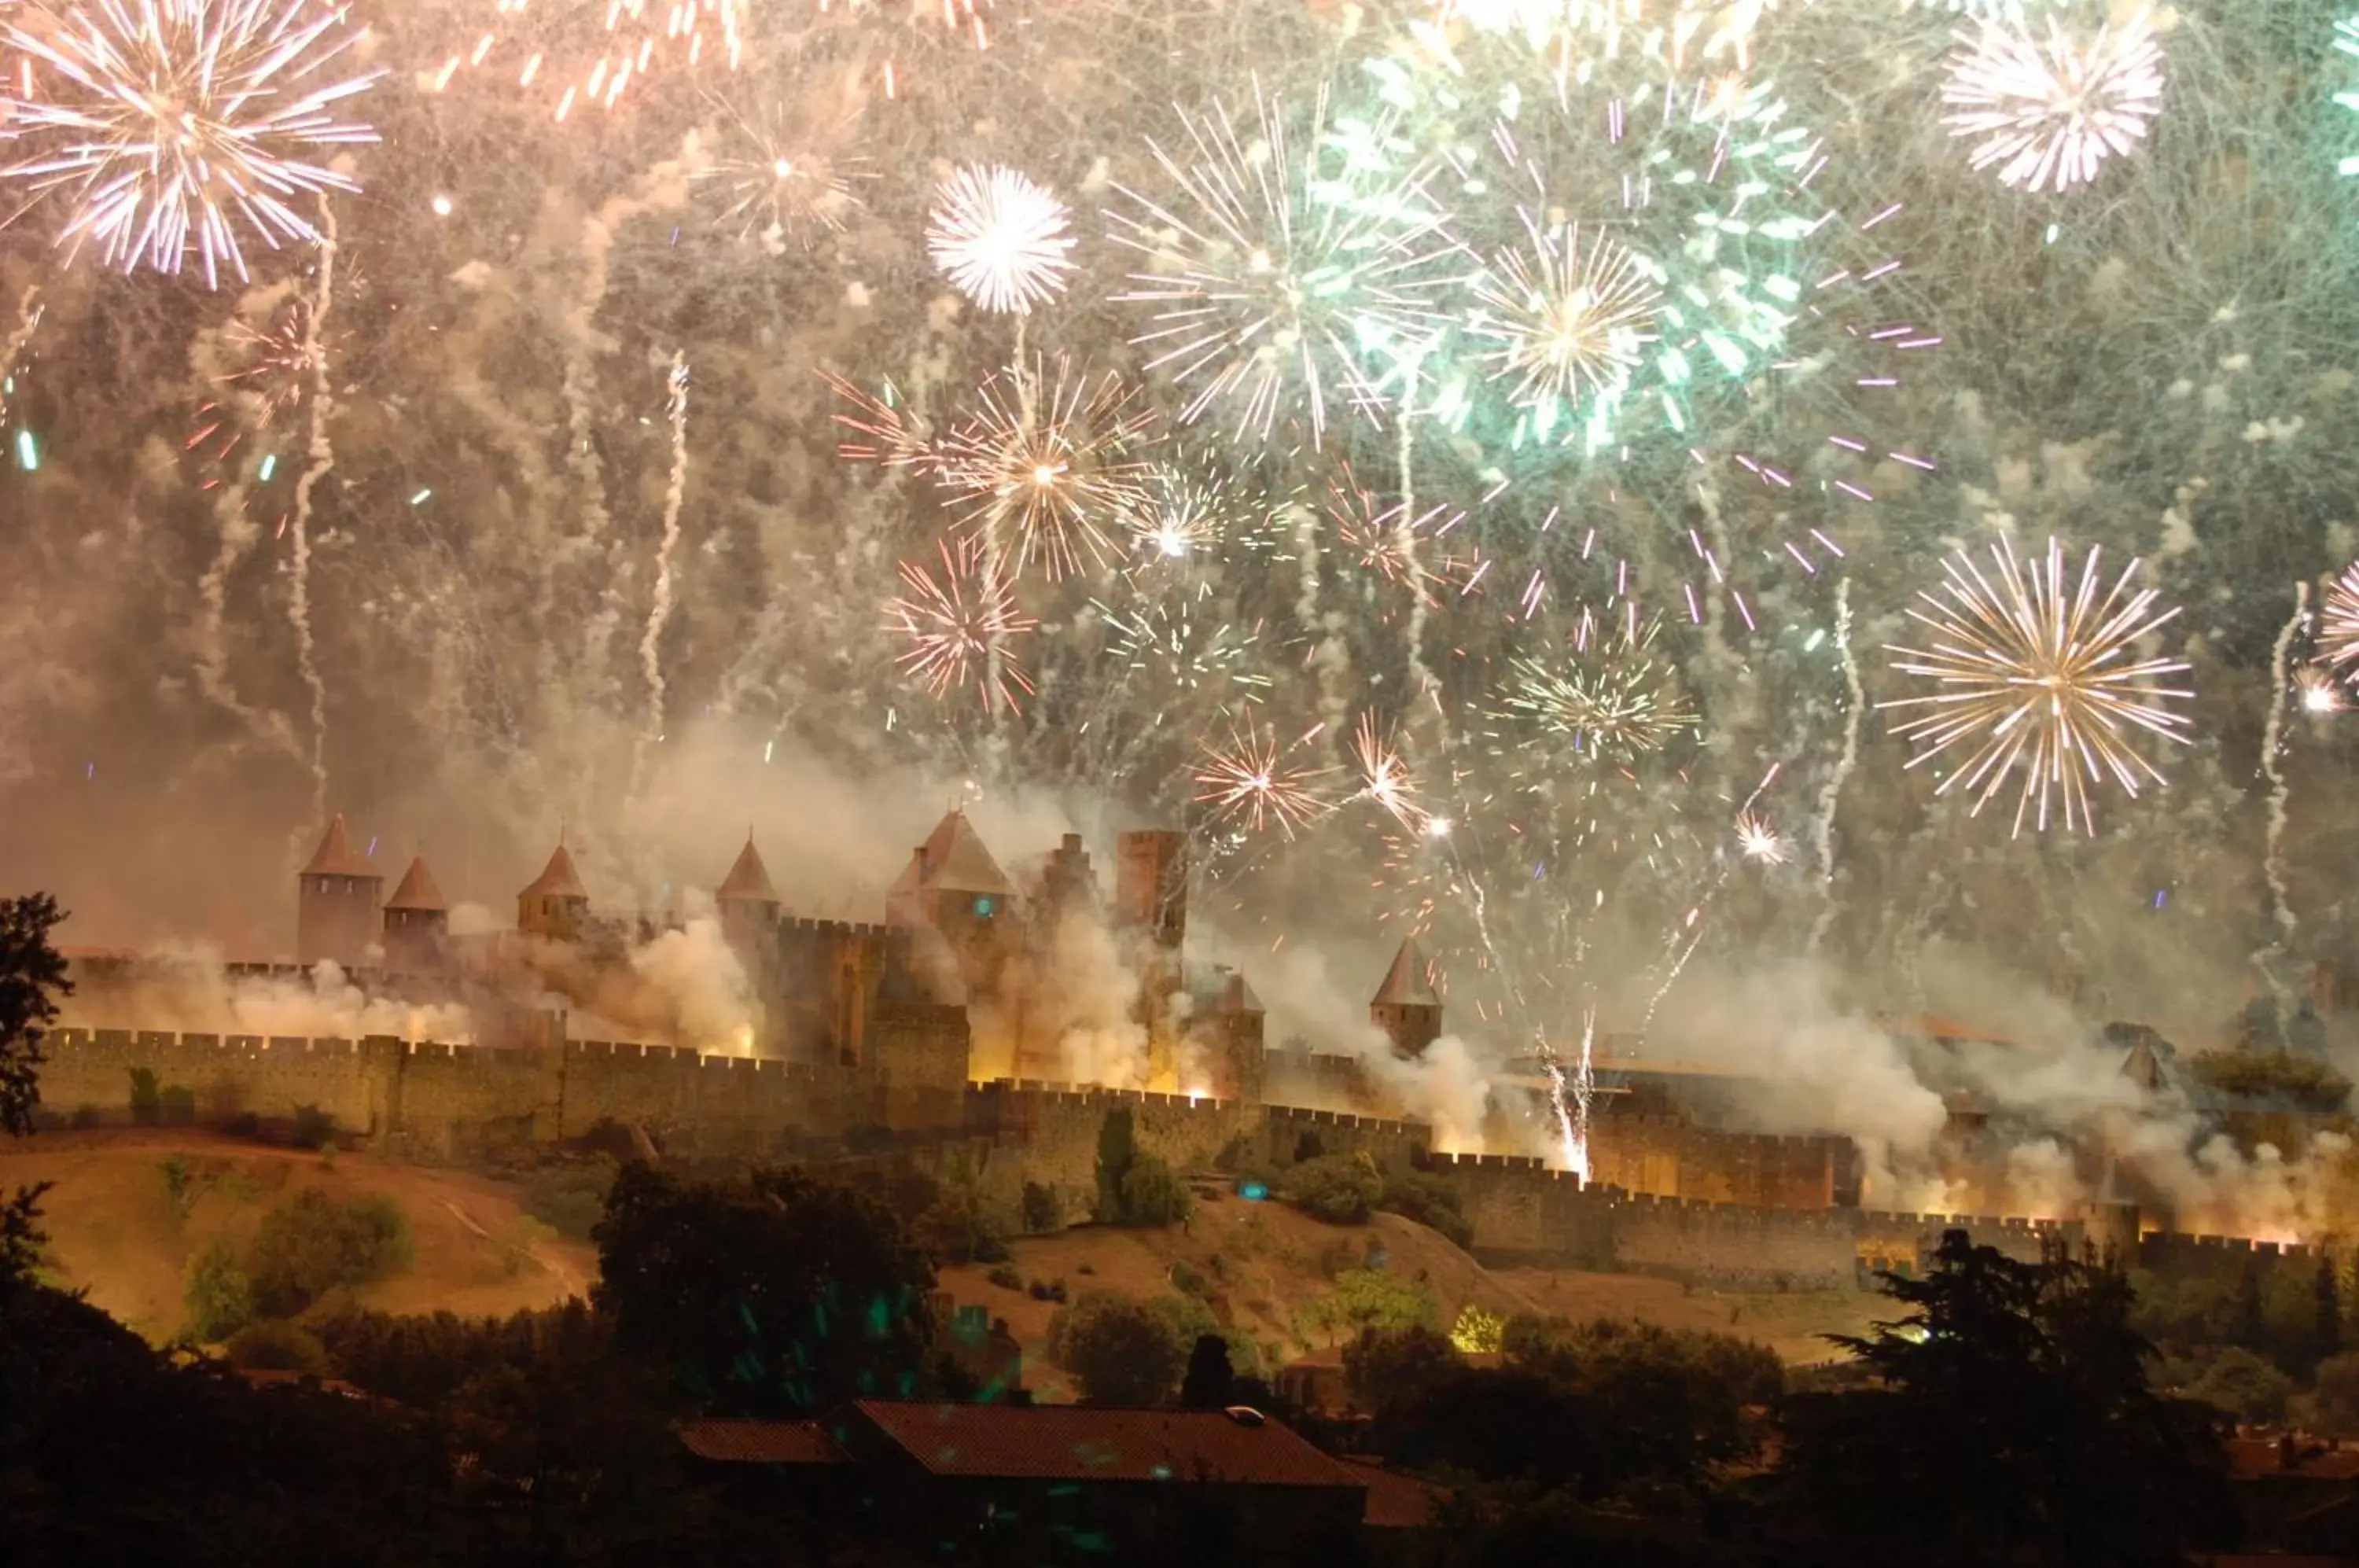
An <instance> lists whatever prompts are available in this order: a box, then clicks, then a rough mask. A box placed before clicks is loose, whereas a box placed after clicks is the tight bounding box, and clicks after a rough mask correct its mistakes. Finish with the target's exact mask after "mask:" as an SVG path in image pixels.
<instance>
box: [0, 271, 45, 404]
mask: <svg viewBox="0 0 2359 1568" xmlns="http://www.w3.org/2000/svg"><path fill="white" fill-rule="evenodd" d="M40 325H41V286H40V285H39V284H38V283H27V285H25V292H24V293H23V294H21V295H19V296H17V299H16V330H15V331H14V332H10V333H9V334H8V335H7V337H6V338H5V339H0V381H5V380H6V379H7V377H8V376H9V375H10V374H11V373H12V372H14V371H15V370H16V356H17V355H18V354H22V353H24V352H25V345H26V344H27V343H31V342H32V341H33V334H34V333H35V332H38V331H39V330H40Z"/></svg>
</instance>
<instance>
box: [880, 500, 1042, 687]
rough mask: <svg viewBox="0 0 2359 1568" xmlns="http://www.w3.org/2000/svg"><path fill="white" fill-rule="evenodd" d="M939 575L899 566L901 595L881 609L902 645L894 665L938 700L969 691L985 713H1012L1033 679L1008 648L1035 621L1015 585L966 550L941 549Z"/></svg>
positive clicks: (911, 565) (914, 564)
mask: <svg viewBox="0 0 2359 1568" xmlns="http://www.w3.org/2000/svg"><path fill="white" fill-rule="evenodd" d="M940 550H941V572H940V575H939V576H937V575H936V574H935V573H934V572H930V571H929V570H928V569H927V568H926V567H924V566H922V565H920V564H919V563H917V562H915V561H903V562H902V563H901V583H902V588H903V592H902V593H901V594H900V596H899V597H897V598H895V599H893V600H891V601H889V602H888V603H887V604H886V606H885V622H886V626H887V628H888V629H890V630H893V631H897V632H899V633H900V634H901V635H902V636H903V637H907V638H908V643H909V646H908V648H907V649H906V650H905V651H903V652H902V653H901V654H900V655H899V656H898V657H897V659H896V662H897V663H898V664H899V665H900V667H901V668H902V669H903V670H905V671H907V672H908V673H909V674H911V675H913V676H916V677H917V678H918V679H919V680H920V681H924V682H925V683H926V686H927V688H928V690H929V691H932V692H933V694H934V695H935V696H937V697H944V696H947V695H949V694H950V693H951V691H956V690H958V689H959V688H962V687H969V686H971V687H973V689H974V690H975V691H976V693H977V694H978V695H979V696H980V697H981V698H982V700H983V704H984V707H986V708H999V707H1006V708H1014V707H1016V705H1017V698H1018V696H1019V695H1021V696H1027V697H1028V696H1030V695H1031V694H1032V680H1031V677H1030V676H1029V675H1028V674H1027V673H1026V671H1025V669H1024V666H1023V665H1022V664H1021V663H1020V662H1018V661H1017V659H1016V657H1015V655H1014V654H1013V653H1011V652H1010V651H1009V649H1008V644H1009V642H1010V640H1011V639H1013V638H1016V637H1022V636H1024V635H1026V634H1027V633H1029V632H1031V631H1033V630H1035V629H1036V628H1038V626H1039V622H1038V621H1037V620H1034V619H1033V618H1032V617H1030V616H1028V615H1023V614H1020V613H1019V612H1018V611H1017V610H1016V584H1015V582H1014V580H1013V579H1012V578H1011V577H1010V576H1009V575H1008V574H1007V573H1006V572H1005V571H1002V570H999V569H997V568H995V567H994V566H993V564H992V563H991V562H989V561H985V560H984V559H983V557H982V555H981V552H979V551H977V550H974V549H973V548H972V547H971V546H966V545H961V546H959V547H957V548H953V547H952V546H951V544H950V543H949V542H948V541H944V542H943V544H942V545H941V546H940Z"/></svg>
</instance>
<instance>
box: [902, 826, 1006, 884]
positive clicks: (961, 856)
mask: <svg viewBox="0 0 2359 1568" xmlns="http://www.w3.org/2000/svg"><path fill="white" fill-rule="evenodd" d="M911 870H913V871H914V872H916V874H917V876H916V886H917V887H920V888H935V889H939V890H940V891H942V892H945V893H995V894H1000V895H1003V896H1004V895H1006V894H1008V893H1012V892H1014V891H1015V890H1016V889H1015V887H1013V886H1012V885H1011V884H1010V883H1009V882H1008V880H1007V874H1006V872H1004V871H1002V870H1000V869H999V862H997V861H995V860H994V859H992V857H991V851H989V850H987V849H985V848H984V846H983V836H982V835H981V834H980V833H976V832H975V831H974V824H973V823H972V822H968V821H967V820H966V813H965V812H964V811H952V812H951V813H950V814H949V815H948V816H946V817H944V818H943V819H942V820H941V822H940V823H939V824H937V825H936V826H935V828H934V831H933V832H932V833H930V834H929V835H928V836H927V838H926V842H925V843H924V844H921V845H919V849H918V856H917V863H916V864H915V865H914V866H912V867H911Z"/></svg>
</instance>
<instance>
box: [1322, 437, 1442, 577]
mask: <svg viewBox="0 0 2359 1568" xmlns="http://www.w3.org/2000/svg"><path fill="white" fill-rule="evenodd" d="M1327 515H1328V517H1330V518H1332V520H1333V521H1334V524H1335V531H1336V534H1337V536H1338V537H1339V538H1340V539H1342V540H1343V549H1344V550H1345V552H1346V553H1347V554H1348V555H1349V556H1350V557H1351V559H1352V560H1353V561H1357V562H1358V563H1359V565H1360V566H1361V567H1362V568H1363V569H1364V570H1365V571H1368V572H1375V574H1376V575H1378V576H1380V577H1382V578H1383V579H1384V580H1385V581H1386V582H1387V583H1397V584H1399V585H1400V586H1402V587H1405V588H1407V589H1408V591H1409V592H1410V593H1413V594H1415V595H1416V596H1417V597H1418V598H1419V599H1420V600H1422V601H1424V602H1425V603H1427V604H1431V603H1432V602H1433V592H1432V588H1431V586H1430V585H1431V584H1432V583H1434V582H1436V581H1438V580H1440V579H1441V578H1443V577H1444V576H1446V575H1447V572H1446V571H1445V570H1444V569H1443V567H1442V564H1441V563H1440V562H1429V561H1426V560H1424V559H1423V558H1422V556H1421V555H1420V554H1419V548H1418V547H1419V542H1420V540H1421V539H1433V540H1440V539H1444V538H1446V537H1448V536H1449V535H1450V534H1451V532H1453V531H1454V530H1455V529H1456V528H1458V526H1459V525H1460V524H1461V523H1463V522H1464V521H1465V520H1466V515H1465V514H1464V513H1463V512H1460V511H1457V510H1455V509H1454V508H1452V507H1450V506H1430V507H1428V508H1427V509H1426V510H1425V511H1423V512H1422V513H1420V514H1419V515H1418V516H1417V517H1410V516H1409V515H1408V506H1407V505H1406V504H1405V503H1403V502H1401V501H1398V500H1396V499H1393V498H1391V497H1388V496H1384V495H1377V494H1376V493H1375V491H1373V490H1369V489H1367V488H1365V487H1364V486H1363V485H1360V484H1359V483H1358V482H1357V481H1355V480H1354V479H1353V476H1352V471H1351V468H1350V466H1349V465H1348V464H1347V465H1345V466H1344V467H1343V469H1342V471H1341V472H1340V474H1338V476H1337V477H1336V478H1335V479H1334V480H1333V481H1332V482H1331V483H1330V484H1329V485H1328V487H1327Z"/></svg>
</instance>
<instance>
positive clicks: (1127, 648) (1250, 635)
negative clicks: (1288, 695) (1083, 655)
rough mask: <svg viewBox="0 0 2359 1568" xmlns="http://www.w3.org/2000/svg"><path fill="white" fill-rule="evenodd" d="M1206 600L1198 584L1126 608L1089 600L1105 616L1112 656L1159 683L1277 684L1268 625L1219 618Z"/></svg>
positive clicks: (1258, 688) (1235, 688)
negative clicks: (1270, 667)
mask: <svg viewBox="0 0 2359 1568" xmlns="http://www.w3.org/2000/svg"><path fill="white" fill-rule="evenodd" d="M1209 601H1210V595H1209V594H1208V593H1204V592H1202V591H1201V590H1199V591H1196V592H1191V593H1180V594H1179V595H1176V596H1175V597H1174V598H1172V599H1169V600H1166V599H1149V600H1147V601H1145V602H1144V603H1142V604H1138V605H1136V606H1135V607H1133V608H1130V609H1118V608H1116V607H1114V606H1113V605H1110V604H1105V603H1104V602H1103V601H1100V600H1095V599H1093V600H1092V601H1091V602H1090V603H1091V605H1092V607H1093V608H1094V609H1095V610H1096V611H1097V612H1098V614H1099V615H1101V616H1102V617H1103V619H1104V622H1105V628H1106V646H1107V648H1108V650H1109V651H1111V652H1112V653H1113V655H1114V658H1115V659H1116V660H1118V661H1119V662H1120V663H1121V664H1122V666H1123V667H1124V668H1125V669H1126V670H1131V671H1133V672H1136V673H1139V674H1152V675H1153V676H1154V677H1155V678H1156V679H1157V681H1158V683H1159V686H1160V688H1161V689H1163V690H1166V691H1175V692H1196V691H1219V692H1224V693H1232V694H1235V695H1239V696H1244V695H1248V694H1261V693H1266V692H1267V691H1269V690H1270V689H1271V687H1272V686H1274V685H1275V684H1276V683H1275V681H1272V679H1271V678H1270V676H1269V674H1268V673H1267V670H1266V662H1265V659H1264V657H1263V656H1264V652H1265V650H1264V648H1262V642H1263V639H1264V637H1265V636H1266V630H1267V628H1266V627H1263V626H1243V625H1239V624H1237V623H1235V622H1232V621H1229V620H1225V619H1223V618H1222V617H1221V615H1220V612H1219V608H1218V606H1216V605H1214V604H1212V603H1210V602H1209Z"/></svg>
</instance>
